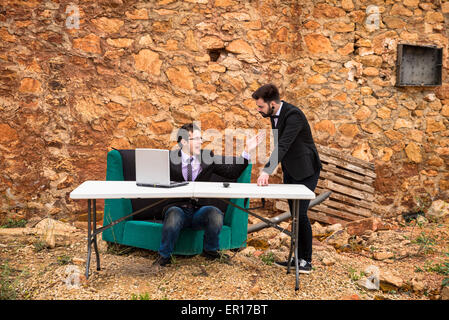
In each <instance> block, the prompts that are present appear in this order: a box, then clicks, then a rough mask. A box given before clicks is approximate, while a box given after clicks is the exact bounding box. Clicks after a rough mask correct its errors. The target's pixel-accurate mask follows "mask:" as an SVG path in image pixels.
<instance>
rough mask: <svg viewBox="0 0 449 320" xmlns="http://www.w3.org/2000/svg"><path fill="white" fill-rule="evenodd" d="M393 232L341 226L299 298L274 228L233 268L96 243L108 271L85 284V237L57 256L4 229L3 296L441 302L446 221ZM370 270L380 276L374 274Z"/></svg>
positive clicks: (79, 234) (231, 263)
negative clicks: (165, 261) (164, 260)
mask: <svg viewBox="0 0 449 320" xmlns="http://www.w3.org/2000/svg"><path fill="white" fill-rule="evenodd" d="M282 225H283V226H284V227H286V228H287V227H288V224H287V223H286V222H283V223H282ZM395 225H396V227H397V228H396V229H395V230H379V231H376V232H372V231H370V232H366V233H365V234H363V235H361V236H352V237H346V238H344V237H345V234H347V233H345V232H342V231H341V230H338V229H336V230H334V231H333V232H329V233H328V234H327V235H326V236H323V234H321V236H320V237H316V238H314V242H313V248H314V250H313V261H312V263H313V272H312V273H311V274H309V275H301V276H300V290H299V291H297V292H295V290H294V287H295V275H294V272H292V273H290V274H287V273H286V270H285V269H283V268H280V267H278V266H276V265H274V264H273V261H274V259H285V258H286V257H287V255H288V246H289V238H288V237H286V236H285V235H284V234H281V233H280V232H279V231H277V230H275V229H264V230H261V231H259V232H257V233H254V234H250V235H249V237H248V241H249V243H251V244H253V245H254V246H255V247H253V246H250V247H248V248H246V249H245V250H243V251H240V252H232V251H227V252H226V253H227V254H229V255H230V257H231V258H230V259H229V260H227V261H210V260H207V259H206V258H204V257H202V256H192V257H184V256H175V257H174V261H173V264H172V265H170V266H169V267H165V268H155V267H153V266H152V263H153V261H154V260H155V259H156V257H157V253H155V252H152V251H148V250H143V249H136V248H126V247H119V248H118V249H119V250H117V248H115V250H111V249H108V245H107V243H106V242H104V241H102V240H99V241H98V244H99V250H100V260H101V270H99V271H97V270H96V259H95V254H92V260H91V266H90V276H89V279H88V280H86V278H85V277H84V272H85V263H86V254H87V245H86V230H84V229H79V228H78V229H76V230H75V231H73V230H72V231H70V232H67V233H66V234H57V237H56V244H55V246H54V248H51V249H50V248H47V247H46V246H45V244H43V243H42V241H43V235H42V234H40V233H37V232H32V231H30V230H31V229H33V228H15V229H0V231H1V232H0V266H1V279H0V281H1V285H2V298H3V299H32V300H36V299H50V300H51V299H86V300H90V299H125V300H127V299H156V300H161V299H230V300H235V299H268V300H278V299H288V300H304V299H370V300H371V299H392V300H398V299H401V300H404V299H405V300H415V299H423V300H428V299H441V288H442V286H441V285H442V282H443V280H444V279H446V278H448V277H449V275H448V272H449V270H448V267H449V250H448V248H449V243H448V239H449V221H443V222H438V223H436V222H434V223H429V222H425V223H420V224H419V225H418V224H416V221H412V222H411V223H407V224H403V225H399V224H397V223H395ZM315 227H316V226H315ZM24 229H26V230H27V231H26V232H23V230H24ZM334 229H335V228H334ZM6 230H8V232H7V231H6ZM20 230H22V231H20ZM343 231H345V230H343ZM336 232H339V233H336ZM338 237H340V238H338ZM342 237H343V238H342ZM318 239H319V240H318ZM320 240H321V241H320ZM335 243H338V246H336V245H334V244H335ZM370 266H374V267H375V268H377V270H378V273H379V274H378V275H373V274H370V273H369V268H368V267H370ZM367 270H368V271H367ZM376 277H377V280H379V285H378V288H377V289H373V290H371V289H367V288H366V282H367V281H371V282H372V283H374V284H375V280H376Z"/></svg>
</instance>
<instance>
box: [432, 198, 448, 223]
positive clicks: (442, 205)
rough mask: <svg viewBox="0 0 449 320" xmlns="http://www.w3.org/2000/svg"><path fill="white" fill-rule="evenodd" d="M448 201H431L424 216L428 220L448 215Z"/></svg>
mask: <svg viewBox="0 0 449 320" xmlns="http://www.w3.org/2000/svg"><path fill="white" fill-rule="evenodd" d="M448 213H449V203H448V202H445V201H443V200H436V201H434V202H432V205H431V206H430V208H429V210H427V212H426V218H427V219H429V220H438V219H441V218H443V217H444V216H446V215H448Z"/></svg>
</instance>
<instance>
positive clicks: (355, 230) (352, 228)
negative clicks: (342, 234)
mask: <svg viewBox="0 0 449 320" xmlns="http://www.w3.org/2000/svg"><path fill="white" fill-rule="evenodd" d="M381 224H382V221H381V220H380V219H379V218H377V217H370V218H366V219H360V220H357V221H352V222H349V223H348V224H346V230H347V232H348V233H349V234H350V235H357V236H360V235H362V234H363V233H365V231H367V230H370V231H376V230H377V228H378V226H379V225H381Z"/></svg>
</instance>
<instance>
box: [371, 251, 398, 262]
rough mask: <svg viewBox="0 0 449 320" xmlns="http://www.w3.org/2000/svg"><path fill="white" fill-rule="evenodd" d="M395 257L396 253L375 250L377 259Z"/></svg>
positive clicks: (374, 256) (374, 254)
mask: <svg viewBox="0 0 449 320" xmlns="http://www.w3.org/2000/svg"><path fill="white" fill-rule="evenodd" d="M393 257H394V254H393V253H392V252H383V251H380V252H374V253H373V258H374V259H375V260H386V259H390V258H393Z"/></svg>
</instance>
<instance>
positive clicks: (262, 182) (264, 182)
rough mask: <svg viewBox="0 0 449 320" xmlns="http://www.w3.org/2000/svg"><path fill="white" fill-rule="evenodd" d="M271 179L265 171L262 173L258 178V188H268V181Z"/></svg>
mask: <svg viewBox="0 0 449 320" xmlns="http://www.w3.org/2000/svg"><path fill="white" fill-rule="evenodd" d="M269 178H270V175H269V174H268V173H266V172H264V171H262V172H261V173H260V175H259V177H258V178H257V185H258V186H268V179H269Z"/></svg>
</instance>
